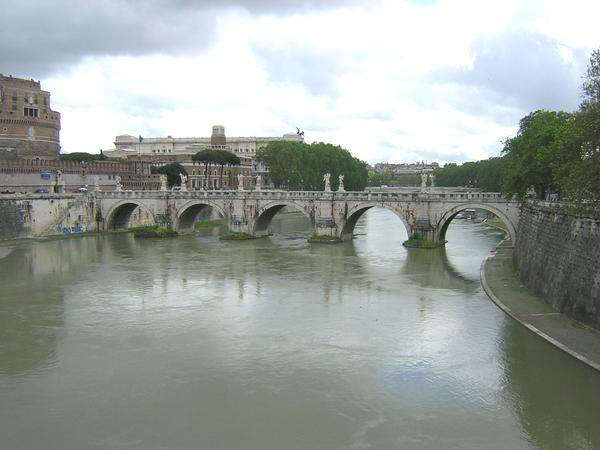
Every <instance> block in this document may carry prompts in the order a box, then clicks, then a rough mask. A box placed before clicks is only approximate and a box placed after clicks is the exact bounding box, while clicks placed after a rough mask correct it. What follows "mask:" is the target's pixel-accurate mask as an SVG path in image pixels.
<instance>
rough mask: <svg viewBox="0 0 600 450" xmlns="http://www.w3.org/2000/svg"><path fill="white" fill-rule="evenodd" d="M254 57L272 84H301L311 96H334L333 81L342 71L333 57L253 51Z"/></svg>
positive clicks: (287, 50)
mask: <svg viewBox="0 0 600 450" xmlns="http://www.w3.org/2000/svg"><path fill="white" fill-rule="evenodd" d="M254 53H255V54H256V56H257V58H258V60H259V61H260V63H261V64H262V65H263V66H264V67H265V69H266V72H267V74H268V77H269V79H270V80H271V81H274V82H280V83H290V84H300V85H302V86H304V87H305V88H306V90H307V91H308V92H310V93H311V94H313V95H325V96H333V95H334V94H335V93H336V86H335V77H336V76H337V75H338V74H339V73H340V72H341V71H342V62H341V59H340V58H339V57H338V56H337V55H335V54H333V53H331V54H327V53H317V52H307V51H303V50H301V49H294V48H290V49H285V50H280V49H270V48H255V49H254Z"/></svg>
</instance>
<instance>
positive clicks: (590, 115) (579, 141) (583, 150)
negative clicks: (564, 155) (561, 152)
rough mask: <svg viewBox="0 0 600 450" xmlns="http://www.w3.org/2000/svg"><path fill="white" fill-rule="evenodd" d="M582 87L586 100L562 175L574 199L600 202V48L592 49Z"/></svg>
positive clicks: (565, 187) (568, 191) (565, 188)
mask: <svg viewBox="0 0 600 450" xmlns="http://www.w3.org/2000/svg"><path fill="white" fill-rule="evenodd" d="M582 91H583V92H582V94H583V101H582V103H581V106H580V108H579V111H578V112H577V113H576V114H575V123H574V127H573V128H574V130H573V133H572V134H571V139H570V140H569V141H568V142H567V143H566V147H567V148H566V152H569V154H570V156H571V158H569V160H568V164H563V165H562V166H561V169H562V170H560V171H559V174H558V176H559V179H560V181H561V184H562V186H563V187H564V190H565V191H566V193H567V195H568V196H569V199H570V200H572V201H574V202H585V203H586V204H588V205H595V206H600V50H594V51H593V52H592V55H591V57H590V64H589V66H588V68H587V72H586V76H585V81H584V83H583V86H582Z"/></svg>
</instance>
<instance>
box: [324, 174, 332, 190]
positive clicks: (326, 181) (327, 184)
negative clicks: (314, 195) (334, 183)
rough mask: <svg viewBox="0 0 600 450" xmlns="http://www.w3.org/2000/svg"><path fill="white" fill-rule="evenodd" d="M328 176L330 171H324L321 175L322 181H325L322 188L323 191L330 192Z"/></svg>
mask: <svg viewBox="0 0 600 450" xmlns="http://www.w3.org/2000/svg"><path fill="white" fill-rule="evenodd" d="M330 178H331V174H330V173H326V174H325V175H323V182H324V183H325V189H323V190H324V191H325V192H331V186H330V185H329V179H330Z"/></svg>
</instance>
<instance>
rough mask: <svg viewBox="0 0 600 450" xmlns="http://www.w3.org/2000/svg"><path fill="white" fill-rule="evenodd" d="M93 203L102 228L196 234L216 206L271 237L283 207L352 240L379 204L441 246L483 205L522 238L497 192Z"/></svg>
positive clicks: (262, 193)
mask: <svg viewBox="0 0 600 450" xmlns="http://www.w3.org/2000/svg"><path fill="white" fill-rule="evenodd" d="M87 196H88V198H89V199H90V200H91V201H92V202H93V203H94V211H95V214H94V216H95V218H94V220H95V222H96V228H98V229H100V230H103V231H119V230H124V229H126V228H127V227H128V226H129V225H130V224H133V223H136V224H140V223H144V224H159V225H166V226H171V227H172V228H174V229H175V230H176V231H177V232H179V233H186V232H191V231H192V230H193V224H194V221H195V220H196V218H197V217H198V215H199V214H200V213H201V211H202V210H204V209H205V208H212V209H213V211H216V212H217V213H218V214H219V215H220V216H222V217H223V218H224V219H225V221H226V223H227V226H228V228H229V231H234V232H243V233H247V234H249V235H251V236H255V237H261V236H266V235H268V234H269V225H270V222H271V219H272V218H273V216H275V214H276V213H277V212H278V211H280V210H281V209H282V208H284V207H288V208H291V209H293V210H296V211H299V212H301V213H302V214H304V215H305V216H306V218H307V219H308V220H309V221H310V223H311V224H312V226H313V227H314V232H315V235H317V236H329V237H332V238H337V239H339V240H342V241H344V240H348V239H351V238H352V234H353V230H354V226H355V225H356V223H357V222H358V219H359V218H360V217H361V216H362V214H364V213H365V212H366V211H367V210H369V209H370V208H374V207H380V208H386V209H389V210H390V211H392V212H394V213H395V214H396V215H397V216H398V218H399V219H400V220H401V221H402V223H403V224H404V226H405V227H406V230H407V233H408V235H409V236H412V235H415V234H418V235H420V236H421V237H422V238H424V239H428V240H431V241H433V242H434V243H436V244H442V243H444V242H445V235H446V230H447V229H448V225H449V224H450V222H451V221H452V219H453V218H454V217H455V216H456V215H457V214H458V213H460V212H461V211H464V210H465V209H469V208H478V209H483V210H487V211H490V212H492V213H494V214H495V215H496V216H497V217H498V218H499V219H500V220H502V221H503V222H504V223H505V224H506V227H507V228H508V230H509V233H510V237H511V239H512V241H513V242H515V241H516V238H517V229H518V223H519V214H520V203H518V202H516V201H509V200H507V199H505V198H503V197H502V196H501V194H498V193H487V192H474V193H468V192H464V191H452V190H448V189H436V188H426V189H405V190H401V191H397V192H396V191H377V192H376V191H367V192H323V191H281V190H254V191H123V192H92V193H89V194H87Z"/></svg>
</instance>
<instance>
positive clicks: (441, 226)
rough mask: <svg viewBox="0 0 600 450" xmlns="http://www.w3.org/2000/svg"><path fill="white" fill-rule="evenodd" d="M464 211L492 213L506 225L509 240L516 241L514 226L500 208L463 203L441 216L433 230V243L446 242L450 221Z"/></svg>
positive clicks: (482, 204)
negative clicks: (473, 210)
mask: <svg viewBox="0 0 600 450" xmlns="http://www.w3.org/2000/svg"><path fill="white" fill-rule="evenodd" d="M465 209H483V210H485V211H489V212H491V213H494V214H495V215H496V217H498V218H499V219H500V220H501V221H502V222H503V223H504V225H506V228H507V229H508V234H509V235H510V238H511V240H512V241H513V242H515V241H516V239H517V227H516V224H514V223H513V222H512V221H511V219H510V218H509V216H508V215H507V214H506V212H504V211H503V210H501V209H500V208H498V207H496V206H494V205H490V204H487V203H463V204H460V205H456V206H453V207H452V208H451V209H449V210H448V211H446V212H445V213H444V214H442V217H441V218H440V220H439V221H438V223H437V226H436V227H435V229H436V236H435V241H436V242H444V241H445V240H446V232H447V231H448V227H449V226H450V222H452V219H454V218H455V217H456V216H457V214H458V213H460V212H461V211H464V210H465Z"/></svg>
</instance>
